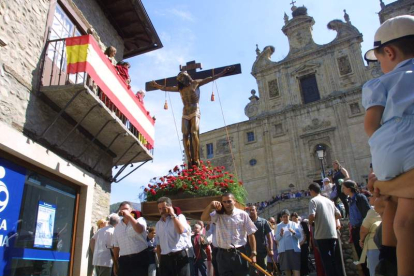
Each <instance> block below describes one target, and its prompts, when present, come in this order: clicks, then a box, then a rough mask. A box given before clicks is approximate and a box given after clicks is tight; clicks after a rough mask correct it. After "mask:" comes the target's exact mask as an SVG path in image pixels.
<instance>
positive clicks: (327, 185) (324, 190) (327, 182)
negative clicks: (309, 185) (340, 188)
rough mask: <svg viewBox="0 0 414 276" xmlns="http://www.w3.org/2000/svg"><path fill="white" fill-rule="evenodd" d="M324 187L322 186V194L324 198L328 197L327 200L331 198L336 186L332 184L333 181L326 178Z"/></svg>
mask: <svg viewBox="0 0 414 276" xmlns="http://www.w3.org/2000/svg"><path fill="white" fill-rule="evenodd" d="M322 183H323V186H322V189H321V190H322V192H321V194H322V195H323V196H326V197H327V198H331V193H332V189H333V187H334V184H332V183H331V180H330V179H329V178H327V177H325V178H324V179H323V181H322Z"/></svg>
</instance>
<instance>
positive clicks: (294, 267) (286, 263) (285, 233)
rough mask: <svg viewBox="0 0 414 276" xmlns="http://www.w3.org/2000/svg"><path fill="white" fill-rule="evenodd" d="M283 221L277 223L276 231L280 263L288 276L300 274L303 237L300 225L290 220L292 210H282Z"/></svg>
mask: <svg viewBox="0 0 414 276" xmlns="http://www.w3.org/2000/svg"><path fill="white" fill-rule="evenodd" d="M281 215H282V222H281V223H280V224H278V225H277V229H276V232H275V236H276V240H277V242H278V244H279V248H278V252H279V263H280V269H281V270H283V271H285V274H286V275H287V276H291V275H292V273H291V271H293V275H294V276H299V275H300V245H299V241H300V239H301V238H302V235H301V233H300V230H299V227H298V225H297V224H296V223H295V222H293V221H289V217H290V212H289V210H287V209H284V210H282V212H281Z"/></svg>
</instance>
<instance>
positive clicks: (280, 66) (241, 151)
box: [200, 7, 380, 202]
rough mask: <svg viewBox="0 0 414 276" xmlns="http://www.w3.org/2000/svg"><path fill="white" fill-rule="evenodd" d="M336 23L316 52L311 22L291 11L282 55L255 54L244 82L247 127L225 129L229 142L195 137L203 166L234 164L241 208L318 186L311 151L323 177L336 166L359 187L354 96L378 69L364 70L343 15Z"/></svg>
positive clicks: (362, 157) (365, 163)
mask: <svg viewBox="0 0 414 276" xmlns="http://www.w3.org/2000/svg"><path fill="white" fill-rule="evenodd" d="M344 19H345V20H344V21H343V20H337V19H336V20H332V21H330V22H329V23H328V28H329V29H330V30H332V31H335V32H337V35H336V38H335V39H334V40H333V41H331V42H330V43H327V44H325V45H318V44H316V43H315V42H314V41H313V38H312V26H313V25H314V24H315V21H314V19H313V18H312V17H311V16H310V15H308V12H307V9H306V7H293V8H292V18H289V16H288V15H286V14H285V17H284V21H285V24H284V26H283V28H282V31H283V33H284V34H285V35H286V36H287V37H288V40H289V46H290V50H289V54H288V55H287V56H286V57H285V58H284V59H282V60H280V61H272V60H271V56H272V54H273V53H274V51H275V48H274V47H273V46H267V47H265V48H264V49H263V51H260V50H259V49H257V50H256V53H257V58H256V61H255V62H254V64H253V67H252V75H253V77H254V78H255V79H256V81H257V86H258V93H257V92H256V91H255V90H252V95H251V97H250V98H249V99H250V102H249V103H248V104H247V106H246V108H245V110H244V111H245V114H246V116H247V117H248V118H249V120H247V121H244V122H240V123H237V124H233V125H230V126H228V133H229V138H227V136H226V132H225V129H224V128H221V129H216V130H213V131H209V132H206V133H203V134H201V138H200V139H201V145H202V154H203V158H204V159H208V160H211V162H212V163H213V164H214V165H224V166H226V167H227V168H228V169H230V170H234V164H235V167H236V171H237V175H238V177H239V178H240V179H242V180H243V181H244V183H245V187H246V189H247V191H248V192H249V199H248V201H249V202H257V201H263V200H268V199H270V197H271V196H272V195H276V194H277V193H280V192H284V191H289V190H302V189H307V186H308V184H309V183H310V182H313V181H320V180H321V163H320V160H319V159H318V156H317V154H316V149H317V147H318V146H322V147H323V148H324V149H325V156H324V159H323V165H324V168H325V171H328V170H330V169H331V167H332V161H333V160H335V159H338V160H339V161H340V162H341V163H342V165H343V166H344V167H345V168H346V169H347V170H348V171H349V173H350V175H351V177H352V178H353V179H355V180H356V181H357V182H364V183H365V181H366V178H367V174H368V172H369V165H370V162H371V156H370V151H369V147H368V143H367V136H366V134H365V132H364V128H363V120H364V109H363V107H362V105H361V88H362V85H363V84H364V83H365V82H366V81H367V80H369V79H371V78H372V77H375V76H379V74H380V69H379V68H378V67H376V66H370V67H368V66H365V64H364V60H363V58H362V53H361V42H362V34H361V33H360V32H359V31H358V29H357V28H356V27H355V26H353V25H352V23H351V21H350V19H349V15H348V14H347V13H346V12H345V15H344ZM228 141H230V144H231V150H230V147H229V146H228ZM232 156H233V157H234V162H233V157H232Z"/></svg>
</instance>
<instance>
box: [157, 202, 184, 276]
mask: <svg viewBox="0 0 414 276" xmlns="http://www.w3.org/2000/svg"><path fill="white" fill-rule="evenodd" d="M157 205H158V211H159V212H160V214H161V219H160V220H159V221H158V222H157V224H156V225H155V229H156V232H157V237H158V245H157V254H159V255H158V257H159V258H158V259H159V260H160V276H187V275H188V274H189V273H190V266H189V257H188V253H187V250H186V249H187V248H188V244H187V239H188V236H187V235H189V234H190V233H188V232H189V230H188V223H187V220H186V218H185V216H184V215H183V214H179V215H177V214H176V211H175V210H174V208H173V205H172V202H171V199H170V198H168V197H160V198H159V199H158V200H157ZM190 243H191V242H190Z"/></svg>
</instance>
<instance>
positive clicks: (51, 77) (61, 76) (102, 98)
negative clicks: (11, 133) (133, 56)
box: [40, 35, 155, 167]
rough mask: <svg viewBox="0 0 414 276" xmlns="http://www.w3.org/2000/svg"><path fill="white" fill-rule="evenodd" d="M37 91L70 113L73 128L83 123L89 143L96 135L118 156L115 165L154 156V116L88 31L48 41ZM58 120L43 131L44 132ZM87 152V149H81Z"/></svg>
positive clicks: (149, 158)
mask: <svg viewBox="0 0 414 276" xmlns="http://www.w3.org/2000/svg"><path fill="white" fill-rule="evenodd" d="M40 91H41V92H42V93H43V94H44V95H45V96H46V97H47V98H49V99H50V100H51V101H52V102H54V103H55V104H56V105H57V106H58V107H59V108H60V109H61V112H60V113H59V114H58V116H60V115H61V114H62V113H63V112H65V113H66V114H68V115H69V116H70V117H72V118H73V119H74V121H76V126H75V128H77V127H82V128H84V129H85V130H86V131H88V132H89V133H90V134H91V135H92V136H93V139H92V140H91V142H93V141H95V140H98V141H99V142H101V144H103V145H104V146H105V147H106V149H105V150H106V151H111V152H113V153H114V154H115V155H116V157H115V158H114V166H115V165H127V164H129V163H134V162H139V161H148V160H151V159H152V153H153V148H154V123H155V119H154V118H152V117H151V116H150V113H149V112H148V111H147V110H146V109H145V107H144V105H143V102H141V101H140V100H139V99H138V98H137V97H136V96H135V95H134V93H133V92H132V91H131V90H130V89H129V88H128V86H127V84H126V83H125V82H124V80H123V79H122V78H121V77H120V76H119V75H118V72H117V71H116V69H115V67H114V66H113V65H112V63H111V62H110V61H109V59H108V58H107V57H106V56H105V55H104V54H103V52H102V51H101V49H100V48H99V46H98V44H97V43H96V41H95V40H94V39H93V37H92V36H90V35H85V36H79V37H71V38H65V39H56V40H50V41H48V42H47V45H46V51H45V56H44V62H43V67H42V79H41V85H40ZM81 91H86V93H81ZM97 106H100V107H102V108H95V107H97ZM56 121H57V119H56V120H55V121H54V122H53V123H52V124H51V125H50V126H49V127H48V128H46V129H45V130H44V132H43V133H42V134H41V136H43V137H44V136H46V135H47V132H48V131H49V129H50V128H52V127H53V126H54V124H55V123H56ZM109 121H112V122H116V123H115V124H111V123H109ZM75 128H74V129H75ZM74 129H73V130H74ZM71 133H72V131H71V132H70V133H68V135H67V136H66V137H65V139H64V141H62V143H61V144H63V143H65V142H66V140H67V138H68V137H69V136H70V134H71ZM129 147H131V148H130V149H129ZM85 151H87V148H85V149H84V151H83V152H82V154H84V152H85ZM135 155H136V156H135ZM134 156H135V157H134ZM77 157H79V156H77ZM98 162H99V160H98ZM97 164H98V163H97ZM97 164H96V165H97ZM96 165H95V167H96Z"/></svg>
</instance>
